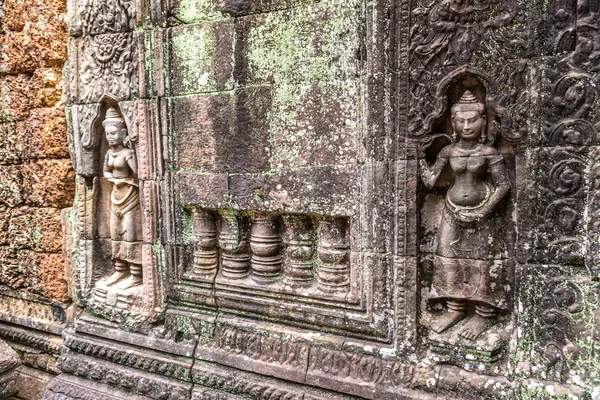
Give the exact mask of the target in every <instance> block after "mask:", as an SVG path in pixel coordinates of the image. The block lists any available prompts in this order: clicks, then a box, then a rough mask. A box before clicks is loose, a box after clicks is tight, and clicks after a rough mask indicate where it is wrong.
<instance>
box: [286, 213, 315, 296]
mask: <svg viewBox="0 0 600 400" xmlns="http://www.w3.org/2000/svg"><path fill="white" fill-rule="evenodd" d="M284 224H285V238H284V241H285V243H286V245H287V246H286V257H287V262H286V267H285V270H284V280H285V282H286V283H287V284H289V285H290V286H310V285H311V284H312V282H313V272H312V271H313V254H314V250H313V242H314V240H313V238H312V237H311V236H312V227H311V221H310V218H308V217H307V216H303V215H287V216H284Z"/></svg>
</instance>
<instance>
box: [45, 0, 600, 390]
mask: <svg viewBox="0 0 600 400" xmlns="http://www.w3.org/2000/svg"><path fill="white" fill-rule="evenodd" d="M139 3H140V4H136V5H135V6H134V2H132V1H127V0H109V1H105V2H100V1H97V0H83V1H79V2H77V1H75V2H74V4H77V7H76V8H74V9H75V10H76V11H73V10H71V12H72V13H73V14H74V15H75V18H74V19H73V21H74V22H73V24H72V27H71V29H72V36H73V37H72V38H71V40H72V45H71V47H72V48H73V49H75V53H74V54H76V58H77V61H76V62H75V67H74V68H73V71H75V72H74V73H73V75H72V80H74V81H76V83H75V84H74V85H71V86H75V87H76V90H75V91H72V96H71V97H70V101H71V103H73V104H71V105H70V106H69V110H68V112H69V115H70V119H71V125H72V126H71V135H72V138H71V140H72V143H73V148H74V152H73V153H74V154H73V160H74V165H75V169H76V172H77V198H76V207H75V212H74V213H75V215H74V216H75V217H76V218H75V219H74V221H75V222H74V225H75V227H74V230H75V236H76V240H75V250H74V255H75V259H76V260H77V267H76V271H75V282H74V283H75V284H74V288H75V296H76V298H77V300H78V304H80V305H81V306H83V307H84V308H85V312H84V313H83V314H82V316H80V318H79V319H78V323H77V325H76V326H74V327H73V329H71V330H69V331H68V332H67V333H66V335H65V336H66V341H65V348H64V350H63V354H62V356H61V358H60V362H59V364H58V367H59V368H60V369H61V370H62V371H63V374H62V375H61V376H60V377H59V378H58V379H57V380H56V381H55V383H53V385H52V386H51V388H50V391H49V395H48V397H47V398H51V399H54V398H56V399H58V398H60V399H75V398H90V399H91V398H99V397H106V398H115V399H117V398H136V397H137V398H140V397H142V396H143V397H150V398H155V399H173V400H175V399H190V398H192V399H232V400H238V399H242V398H252V399H269V400H270V399H273V400H275V399H296V398H298V399H305V400H315V399H324V398H332V399H337V398H339V399H349V398H370V399H386V398H390V399H391V398H421V399H427V398H436V397H438V396H439V397H443V396H447V397H448V398H451V397H452V398H453V397H461V398H473V399H477V398H481V397H482V396H484V397H486V398H487V397H490V398H493V397H494V396H496V397H498V398H512V397H515V396H516V394H517V393H526V392H527V390H529V389H528V386H527V385H526V382H527V380H533V381H536V382H538V381H537V380H540V381H545V380H550V381H552V385H555V384H556V385H572V386H569V387H574V386H577V387H579V388H580V389H581V390H583V391H587V392H588V394H589V393H591V392H592V390H593V387H594V385H598V382H597V378H595V377H594V376H592V375H593V374H591V373H589V372H586V370H589V371H594V370H595V369H594V368H596V367H595V365H597V356H596V354H599V353H600V351H598V348H597V347H598V345H597V343H598V342H599V340H598V339H597V338H596V337H595V336H597V335H595V333H591V334H590V332H592V328H590V327H591V326H594V328H593V329H595V331H593V332H596V333H597V331H598V326H600V324H599V323H598V321H600V319H599V317H598V312H596V311H595V309H596V308H597V304H598V299H597V284H596V283H594V281H593V279H597V278H598V270H599V269H598V266H597V264H598V262H597V261H598V256H597V253H598V250H599V249H600V247H599V246H600V245H599V244H598V241H597V239H598V235H599V234H598V233H597V232H598V229H596V228H597V226H598V221H597V219H598V214H599V211H598V210H600V186H599V185H600V183H598V182H599V181H600V178H599V177H598V171H597V170H598V168H599V166H598V163H599V162H598V155H599V154H600V150H598V148H597V145H600V137H599V134H598V132H599V131H598V129H599V126H598V124H599V122H598V120H597V109H598V101H599V99H598V97H599V96H598V92H597V81H598V68H597V61H598V56H597V53H598V50H597V49H598V48H600V43H599V40H598V37H597V36H598V35H597V30H598V29H597V28H598V23H597V18H598V15H600V5H599V4H600V3H598V2H597V1H589V0H580V1H575V2H573V1H562V0H560V1H557V2H554V3H552V4H546V3H548V2H543V1H542V0H539V1H538V0H532V1H525V0H505V1H492V0H443V1H430V0H414V1H412V2H383V1H381V2H366V3H365V2H363V1H359V0H349V1H344V2H340V3H339V4H335V5H333V4H332V3H331V2H322V1H317V2H312V1H309V2H304V1H302V2H288V1H285V0H281V1H280V0H274V1H272V2H271V3H273V4H270V5H269V6H268V7H267V6H264V7H263V6H259V5H258V3H257V4H256V5H252V6H248V7H247V9H248V10H261V11H260V12H258V13H254V11H248V12H246V11H244V10H245V9H244V7H241V6H240V7H237V6H235V5H233V6H232V5H231V4H225V5H222V4H219V5H216V3H215V2H203V3H202V4H201V5H199V4H195V3H194V7H191V6H189V4H190V2H185V1H179V0H177V1H174V2H172V3H173V4H171V3H169V4H164V5H163V4H162V3H161V2H145V1H144V2H139ZM150 3H151V4H150ZM159 3H160V4H159ZM213 3H214V4H213ZM217 3H218V2H217ZM238 3H239V2H238ZM597 3H598V4H597ZM196 6H198V7H196ZM148 7H149V8H151V10H149V9H147V8H148ZM134 8H135V10H134ZM233 8H235V9H236V10H237V11H236V13H232V12H230V11H228V10H231V9H233ZM242 9H244V10H242ZM167 10H169V11H167ZM542 10H544V11H542ZM138 12H142V13H144V15H143V16H142V15H135V14H136V13H138ZM238 12H239V14H238ZM336 13H342V14H347V15H352V16H354V17H353V18H356V19H352V21H353V23H355V25H356V26H355V27H353V28H352V29H354V28H356V29H355V30H352V29H350V30H347V31H346V30H344V32H343V33H340V32H339V31H338V30H337V29H338V28H337V27H335V29H334V27H333V25H332V26H331V28H332V33H331V35H315V34H314V32H313V31H319V29H321V28H320V27H322V26H323V25H325V24H328V23H329V22H328V21H329V20H330V19H331V18H334V15H337V14H336ZM544 13H545V14H544ZM542 14H543V15H542ZM546 14H547V15H546ZM146 16H150V17H151V18H146ZM542 17H543V18H542ZM142 20H143V23H141V21H142ZM273 21H276V22H277V23H273ZM336 21H337V20H336ZM136 23H139V24H138V25H136ZM274 25H277V26H282V27H287V26H288V25H289V26H290V29H292V28H293V32H292V31H290V32H292V33H293V34H292V33H290V35H287V33H289V32H288V31H286V30H285V29H284V30H282V31H279V30H277V32H284V33H286V34H285V35H282V36H284V39H285V40H284V42H285V43H283V44H282V43H280V42H279V40H280V38H278V37H274V36H273V33H272V32H271V30H272V29H273V28H272V26H274ZM547 25H548V26H547ZM327 26H329V25H327ZM134 28H135V29H134ZM309 28H310V29H309ZM313 28H319V29H316V30H315V29H313ZM296 30H297V31H298V32H300V33H302V34H301V35H299V34H298V35H296V34H297V33H298V32H296ZM319 32H320V31H319ZM253 35H254V36H253ZM296 36H297V37H298V38H300V39H299V40H295V39H297V37H296ZM330 36H331V37H334V38H335V40H333V42H332V43H333V44H332V43H329V41H330V40H331V38H330ZM346 36H348V37H351V40H349V41H348V42H346V40H347V39H348V38H347V37H346ZM542 36H543V37H542ZM256 37H260V38H261V40H260V41H257V40H253V38H256ZM200 41H201V43H200ZM340 41H341V42H343V43H349V44H348V45H347V47H348V48H346V47H345V46H346V45H344V46H339V42H340ZM257 43H260V45H258V44H257ZM292 44H293V45H292ZM196 45H197V46H196ZM354 45H355V47H353V46H354ZM271 47H272V48H271ZM340 47H342V48H343V53H344V54H343V57H342V55H341V53H340V51H342V50H340ZM288 53H289V54H288ZM138 58H139V59H138ZM340 59H344V60H350V61H348V65H346V69H345V70H343V71H341V72H340V71H336V72H335V73H333V72H332V73H331V75H335V77H334V79H333V80H336V82H334V83H332V82H326V83H325V82H321V78H322V77H324V76H329V75H330V72H331V71H333V70H334V69H336V68H337V63H339V62H340ZM302 60H310V62H311V63H312V62H314V63H315V65H312V64H311V65H304V62H303V61H302ZM314 60H317V61H314ZM142 61H143V62H142ZM307 62H308V61H307ZM288 64H290V65H294V67H293V68H291V67H289V65H288ZM308 64H310V63H308ZM141 65H143V67H140V68H143V70H144V71H143V73H142V74H140V75H139V76H140V78H139V79H141V80H143V81H144V82H143V83H142V84H141V85H140V88H136V85H137V84H138V82H137V79H138V71H137V68H138V67H139V66H141ZM165 66H168V67H169V68H165ZM309 67H310V68H309ZM280 70H281V71H280ZM296 70H297V71H296ZM172 71H175V72H172ZM215 71H216V72H215ZM282 71H283V72H282ZM307 71H309V72H307ZM315 71H316V72H315ZM296 73H298V74H296ZM303 74H304V75H303ZM337 80H340V81H352V82H354V81H356V82H357V84H356V85H355V86H354V84H353V86H352V89H351V90H350V89H348V91H347V92H344V96H343V97H344V98H343V99H342V98H338V99H334V100H336V101H333V102H332V103H336V104H337V103H342V102H347V103H348V104H350V105H349V106H348V107H346V108H340V107H335V106H333V105H332V104H329V103H328V102H329V100H330V99H329V97H330V96H333V97H335V96H334V95H333V93H330V92H328V91H327V90H325V89H326V86H327V85H330V84H331V85H334V86H335V85H337ZM315 82H318V83H315ZM322 83H323V84H324V85H323V87H321V84H322ZM341 86H343V85H341ZM341 86H340V87H341ZM316 87H318V89H319V90H315V88H316ZM344 87H345V86H344ZM309 88H310V89H309ZM138 89H139V90H138ZM215 90H217V91H216V92H215ZM340 90H342V89H340ZM344 90H346V89H343V90H342V91H344ZM307 93H308V94H307ZM135 96H140V97H142V98H141V99H136V100H134V98H135ZM152 96H155V97H152ZM315 105H318V106H315ZM320 105H323V109H324V110H326V111H323V112H320V111H319V112H316V111H315V108H318V107H320ZM311 107H312V108H311ZM350 109H352V110H353V111H351V112H350V111H348V110H350ZM282 110H285V112H283V111H282ZM280 114H281V115H280ZM284 114H285V115H284ZM327 114H335V115H334V116H332V117H331V119H329V117H330V116H329V115H327ZM355 114H356V115H355ZM355 116H356V118H354V117H355ZM284 117H285V118H284ZM283 119H286V121H285V123H284V124H280V125H277V123H278V121H279V122H281V121H282V120H283ZM334 120H335V121H338V120H340V121H342V125H343V126H341V127H339V129H338V128H336V126H337V125H335V124H334V122H333V121H334ZM336 123H337V122H336ZM334 125H335V126H334ZM334 128H336V129H337V130H336V129H334ZM338 131H339V132H343V135H341V134H340V133H339V132H338ZM309 133H310V134H309ZM311 135H313V136H314V135H317V136H318V137H319V139H318V141H317V142H318V143H319V144H321V143H326V142H328V141H330V142H331V144H333V145H332V146H324V147H323V149H325V147H326V150H318V149H317V147H315V146H311V145H313V144H315V143H317V142H314V141H311V140H312V139H309V137H311V138H312V136H311ZM113 136H114V137H113ZM340 138H342V139H340ZM107 139H108V140H107ZM339 140H341V141H342V142H343V145H342V144H339V143H338V142H339ZM128 143H131V144H128ZM298 143H303V144H304V143H306V144H307V145H306V146H304V145H302V147H306V148H305V149H304V148H303V149H302V151H296V147H294V146H297V145H298ZM290 144H293V146H292V147H289V145H290ZM290 149H293V151H291V152H290ZM312 153H314V154H312ZM321 153H323V154H321ZM287 154H293V156H291V157H297V158H299V159H298V160H289V161H292V162H289V161H288V160H285V155H287ZM307 154H308V155H307ZM272 155H276V157H273V156H272ZM334 155H335V156H334ZM291 157H290V158H291ZM280 161H281V162H280ZM325 164H326V165H325ZM523 227H527V229H523ZM538 286H539V288H538ZM586 335H587V336H586ZM594 335H595V336H594ZM529 360H535V362H534V364H535V368H532V367H531V363H529V364H528V362H529ZM513 367H514V368H513ZM574 374H575V375H574ZM575 376H577V377H578V378H580V379H581V381H580V382H579V383H578V382H577V379H578V378H575ZM482 382H484V383H482ZM87 383H92V384H90V385H89V387H87V386H86V384H87ZM483 386H485V387H483ZM488 386H489V387H488ZM564 387H567V386H560V388H564ZM77 388H84V389H83V390H82V391H81V393H77V390H76V389H77ZM557 388H559V386H557ZM557 390H558V389H557ZM561 390H562V389H561ZM334 392H335V393H334ZM351 396H354V397H351ZM523 397H524V398H525V395H523ZM588 397H589V396H588ZM533 398H535V397H533ZM541 398H544V397H543V396H542V397H541Z"/></svg>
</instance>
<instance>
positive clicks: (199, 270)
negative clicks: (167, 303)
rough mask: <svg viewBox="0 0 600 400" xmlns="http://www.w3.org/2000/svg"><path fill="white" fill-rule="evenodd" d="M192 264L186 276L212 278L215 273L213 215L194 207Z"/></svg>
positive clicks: (215, 235) (214, 220)
mask: <svg viewBox="0 0 600 400" xmlns="http://www.w3.org/2000/svg"><path fill="white" fill-rule="evenodd" d="M192 220H193V222H194V232H193V239H192V240H193V241H194V264H193V267H192V270H191V271H188V272H187V273H186V276H185V277H186V278H194V277H196V278H198V279H209V280H211V279H213V278H214V276H215V274H216V273H217V265H218V260H219V256H218V252H217V242H218V241H217V225H216V217H215V215H214V214H213V213H212V212H210V211H207V210H203V209H194V211H193V213H192Z"/></svg>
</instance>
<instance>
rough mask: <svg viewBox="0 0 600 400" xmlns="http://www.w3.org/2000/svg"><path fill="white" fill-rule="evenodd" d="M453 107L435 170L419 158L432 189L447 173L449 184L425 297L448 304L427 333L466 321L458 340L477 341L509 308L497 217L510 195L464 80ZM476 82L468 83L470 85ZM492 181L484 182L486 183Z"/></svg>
mask: <svg viewBox="0 0 600 400" xmlns="http://www.w3.org/2000/svg"><path fill="white" fill-rule="evenodd" d="M463 83H464V84H466V85H467V86H463V88H462V93H461V94H460V98H459V99H458V100H455V101H454V103H453V104H452V107H451V109H450V124H451V128H452V141H453V143H451V144H449V145H447V146H445V147H444V148H442V149H441V151H440V152H439V154H438V155H437V159H436V161H435V164H434V165H433V167H432V168H430V167H429V166H428V165H427V162H426V161H425V160H421V168H422V180H423V182H424V183H425V185H426V186H427V187H428V188H433V187H434V186H435V184H436V183H437V182H438V181H439V180H440V178H441V177H442V174H443V172H444V171H445V170H446V169H448V170H449V171H450V172H451V173H452V175H453V178H452V180H451V183H450V188H449V190H448V193H447V194H446V197H445V202H444V207H443V211H442V215H441V218H440V223H439V228H438V232H437V238H436V241H437V245H436V249H435V256H434V273H433V282H432V287H431V293H430V298H431V299H432V300H445V301H446V303H447V307H448V310H447V311H446V312H445V313H444V314H443V315H441V316H439V317H437V318H436V320H435V322H434V324H433V326H432V329H433V330H434V331H436V332H443V331H445V330H447V329H449V328H451V327H452V326H454V325H455V324H457V323H458V322H459V321H461V320H462V319H464V318H466V317H467V307H468V305H469V303H471V304H473V305H474V307H475V311H476V312H475V315H473V316H472V317H471V318H470V319H469V320H468V322H467V323H466V324H465V325H464V327H463V328H462V331H461V336H462V337H463V338H464V339H468V340H474V339H476V338H477V337H478V336H479V335H480V334H481V333H483V332H485V330H486V329H487V328H488V327H489V326H491V325H492V324H493V323H494V322H495V320H496V315H497V313H498V311H499V310H502V311H506V310H508V284H509V282H508V273H509V265H508V260H507V254H506V245H505V241H504V239H505V238H504V234H503V233H502V230H501V228H500V227H501V226H502V224H501V222H500V221H501V220H500V219H499V217H498V215H497V213H498V211H499V209H500V205H501V204H502V203H503V202H504V201H505V199H506V197H507V194H508V192H509V191H510V182H509V180H508V177H507V175H506V169H505V166H504V159H503V157H502V155H501V154H500V153H499V152H498V150H497V149H496V148H495V147H493V146H492V145H491V144H489V143H488V142H487V141H488V130H489V126H490V124H488V122H492V121H488V117H489V113H488V112H487V110H486V105H485V103H484V102H483V101H482V100H481V99H480V98H478V97H477V96H476V95H475V94H474V93H473V92H472V91H471V90H475V86H473V85H474V83H473V82H470V81H468V80H467V81H465V82H463ZM472 84H473V85H472ZM488 176H489V177H488Z"/></svg>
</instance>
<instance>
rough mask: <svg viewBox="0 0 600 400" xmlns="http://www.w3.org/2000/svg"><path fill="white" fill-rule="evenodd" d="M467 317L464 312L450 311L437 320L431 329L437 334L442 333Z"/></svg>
mask: <svg viewBox="0 0 600 400" xmlns="http://www.w3.org/2000/svg"><path fill="white" fill-rule="evenodd" d="M466 315H467V314H466V313H465V312H464V311H448V312H446V313H445V314H443V315H442V316H440V317H438V318H437V319H436V320H435V322H434V323H433V324H432V325H431V329H433V330H434V331H435V332H437V333H442V332H444V331H445V330H446V329H448V328H451V327H453V326H454V325H456V324H457V323H459V322H460V321H462V319H463V318H465V316H466Z"/></svg>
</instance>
